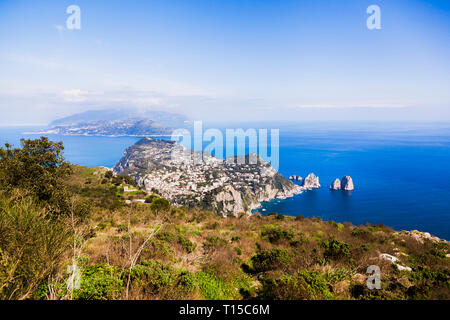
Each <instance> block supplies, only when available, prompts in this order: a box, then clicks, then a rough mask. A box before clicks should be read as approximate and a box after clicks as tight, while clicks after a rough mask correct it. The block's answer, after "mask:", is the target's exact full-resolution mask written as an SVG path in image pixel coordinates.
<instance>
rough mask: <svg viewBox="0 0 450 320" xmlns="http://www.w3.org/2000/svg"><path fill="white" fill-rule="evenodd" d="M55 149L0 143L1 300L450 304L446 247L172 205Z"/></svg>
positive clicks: (336, 226)
mask: <svg viewBox="0 0 450 320" xmlns="http://www.w3.org/2000/svg"><path fill="white" fill-rule="evenodd" d="M62 152H63V146H62V144H60V143H54V142H51V141H48V140H47V139H46V138H41V139H39V140H23V141H22V147H21V148H13V147H12V146H9V145H6V146H5V147H4V148H0V299H83V300H88V299H449V298H450V264H449V245H448V243H447V242H444V241H434V240H433V239H429V238H426V237H417V236H416V237H413V236H412V235H411V233H407V232H397V231H394V230H392V229H390V228H388V227H386V226H383V225H377V226H373V225H366V226H353V225H351V224H349V223H344V224H340V223H335V222H333V221H322V220H321V219H320V218H309V219H308V218H303V217H302V216H301V215H299V216H298V217H286V216H283V215H279V214H270V215H268V216H265V217H261V216H259V215H254V216H251V217H248V216H247V215H245V214H241V215H240V216H239V217H228V218H221V217H219V216H215V215H213V214H212V213H211V212H208V211H205V210H201V209H200V208H184V207H181V208H180V207H172V206H171V205H170V203H169V202H168V201H167V200H166V199H163V198H161V197H160V196H159V195H158V194H157V190H154V191H155V193H154V194H152V195H150V196H147V195H146V193H145V192H144V191H142V190H139V189H138V188H136V186H134V185H133V184H134V183H133V181H132V180H130V179H129V177H127V176H114V175H113V174H112V173H111V171H108V170H107V169H106V168H100V167H99V168H87V167H81V166H75V165H70V164H68V163H67V162H66V161H65V160H64V158H63V156H62ZM125 187H129V188H125ZM125 190H132V191H125ZM141 198H145V199H146V200H145V202H143V203H140V202H137V203H135V202H133V200H135V199H141ZM126 200H129V201H126ZM126 202H128V203H129V204H126ZM130 202H131V203H130ZM382 253H387V254H390V255H392V256H395V257H397V258H398V261H397V262H396V263H395V264H393V263H391V262H389V261H386V260H382V259H380V254H382ZM369 265H378V266H379V267H380V269H381V289H380V290H369V289H368V288H367V286H366V278H367V277H368V275H367V274H366V270H367V267H368V266H369ZM397 265H401V266H408V267H410V268H411V271H408V270H400V269H399V267H397Z"/></svg>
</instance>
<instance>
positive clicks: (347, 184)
mask: <svg viewBox="0 0 450 320" xmlns="http://www.w3.org/2000/svg"><path fill="white" fill-rule="evenodd" d="M341 189H342V190H347V191H352V190H354V189H355V187H354V185H353V180H352V177H350V176H344V177H343V178H342V183H341Z"/></svg>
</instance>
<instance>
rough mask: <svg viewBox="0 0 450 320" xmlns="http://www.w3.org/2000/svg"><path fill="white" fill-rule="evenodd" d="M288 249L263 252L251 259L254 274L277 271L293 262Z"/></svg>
mask: <svg viewBox="0 0 450 320" xmlns="http://www.w3.org/2000/svg"><path fill="white" fill-rule="evenodd" d="M291 260H292V259H291V257H290V256H289V253H288V251H287V250H286V249H271V250H263V251H261V252H259V253H257V254H256V255H254V256H253V257H252V258H251V262H252V265H253V271H254V272H265V271H270V270H276V269H278V268H280V267H283V266H285V265H286V264H288V263H289V262H291Z"/></svg>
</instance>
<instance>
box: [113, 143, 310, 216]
mask: <svg viewBox="0 0 450 320" xmlns="http://www.w3.org/2000/svg"><path fill="white" fill-rule="evenodd" d="M186 155H187V156H188V159H186ZM252 157H254V158H253V159H256V160H257V161H256V163H253V162H255V161H250V159H251V158H252ZM194 159H202V161H201V163H199V164H198V163H195V162H194ZM113 170H114V172H115V173H116V174H127V175H129V176H131V177H132V178H133V179H134V180H135V181H136V183H137V184H138V185H139V186H140V187H143V188H145V189H146V190H147V191H148V192H152V190H157V192H158V193H159V194H160V195H162V196H163V197H165V198H166V199H168V200H169V201H170V202H171V204H172V205H178V206H200V207H202V208H205V209H210V210H212V211H213V212H215V213H216V214H219V215H222V216H227V215H233V216H236V215H238V214H239V213H241V212H245V213H248V214H250V213H251V211H252V210H254V209H256V208H258V207H260V205H261V202H263V201H269V200H271V199H285V198H287V197H292V196H293V195H294V194H298V193H301V192H302V191H303V190H305V189H307V188H309V187H310V186H309V185H308V186H306V187H302V186H299V185H296V184H294V183H292V182H291V181H289V180H288V179H286V178H285V177H283V176H282V175H280V174H279V173H277V172H276V170H275V169H274V168H273V167H272V166H271V165H270V163H268V162H266V161H264V160H263V159H261V158H259V157H258V156H257V155H256V154H250V155H246V156H235V157H233V158H232V159H230V158H227V159H219V158H216V157H214V156H212V155H211V154H210V153H207V152H200V151H199V152H194V151H192V150H186V149H185V148H183V147H182V146H181V145H179V144H177V143H176V142H174V141H168V140H163V139H152V138H144V139H141V140H139V141H138V142H137V143H135V144H134V145H132V146H131V147H129V148H127V149H126V151H125V153H124V156H123V157H122V159H120V160H119V162H118V163H117V164H116V165H115V166H114V168H113Z"/></svg>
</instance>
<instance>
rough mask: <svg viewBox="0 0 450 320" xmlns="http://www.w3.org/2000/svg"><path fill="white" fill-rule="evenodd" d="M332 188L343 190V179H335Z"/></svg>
mask: <svg viewBox="0 0 450 320" xmlns="http://www.w3.org/2000/svg"><path fill="white" fill-rule="evenodd" d="M330 189H331V190H341V181H340V180H339V179H336V180H334V181H333V183H332V184H331V186H330Z"/></svg>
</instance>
